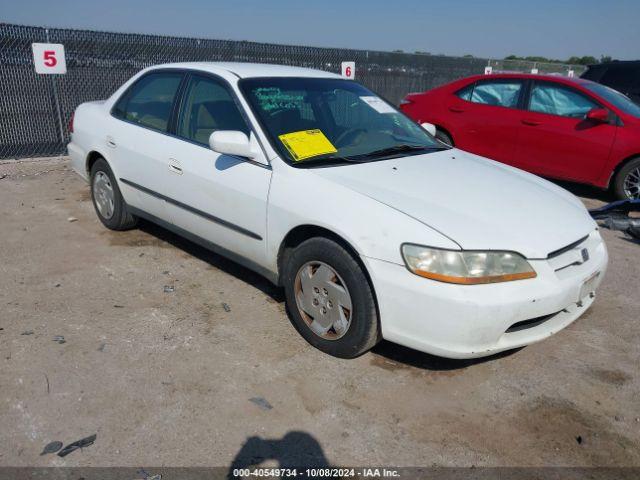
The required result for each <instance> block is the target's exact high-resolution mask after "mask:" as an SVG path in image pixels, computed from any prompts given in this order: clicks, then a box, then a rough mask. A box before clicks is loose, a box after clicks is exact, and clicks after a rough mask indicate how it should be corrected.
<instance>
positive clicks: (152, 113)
mask: <svg viewBox="0 0 640 480" xmlns="http://www.w3.org/2000/svg"><path fill="white" fill-rule="evenodd" d="M182 77H183V74H182V73H179V72H162V73H151V74H149V75H145V76H144V77H143V78H141V79H140V80H138V81H137V82H136V83H135V84H134V85H133V86H132V87H131V88H130V89H129V90H128V91H127V92H126V93H125V94H124V95H123V96H122V97H121V98H120V100H118V102H117V103H116V106H115V107H114V109H113V114H114V115H115V116H116V117H118V118H121V119H123V120H127V121H128V122H132V123H136V124H138V125H141V126H143V127H148V128H152V129H154V130H158V131H160V132H167V131H168V130H169V119H170V118H171V111H172V109H173V102H174V100H175V98H176V94H177V92H178V87H179V86H180V82H181V81H182Z"/></svg>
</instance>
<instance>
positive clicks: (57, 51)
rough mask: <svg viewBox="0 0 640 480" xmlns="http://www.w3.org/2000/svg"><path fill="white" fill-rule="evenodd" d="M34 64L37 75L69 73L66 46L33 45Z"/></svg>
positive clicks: (54, 44)
mask: <svg viewBox="0 0 640 480" xmlns="http://www.w3.org/2000/svg"><path fill="white" fill-rule="evenodd" d="M31 47H32V48H33V63H34V65H35V66H36V73H44V74H47V73H67V61H66V60H65V58H64V45H62V44H61V43H33V44H31Z"/></svg>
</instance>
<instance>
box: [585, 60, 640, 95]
mask: <svg viewBox="0 0 640 480" xmlns="http://www.w3.org/2000/svg"><path fill="white" fill-rule="evenodd" d="M580 78H584V79H585V80H591V81H593V82H598V83H601V84H603V85H606V86H607V87H611V88H613V89H614V90H618V91H619V92H621V93H624V94H625V95H626V96H627V97H629V98H630V99H631V100H633V101H634V102H636V103H638V104H640V60H634V61H617V62H607V63H599V64H597V65H589V67H588V68H587V70H586V71H585V72H584V73H583V74H582V75H581V76H580Z"/></svg>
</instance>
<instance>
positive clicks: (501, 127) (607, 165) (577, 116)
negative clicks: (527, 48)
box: [400, 74, 640, 198]
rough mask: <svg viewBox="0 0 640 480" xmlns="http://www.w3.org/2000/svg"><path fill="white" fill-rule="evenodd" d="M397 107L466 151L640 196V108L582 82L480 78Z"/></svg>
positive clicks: (620, 194) (507, 76)
mask: <svg viewBox="0 0 640 480" xmlns="http://www.w3.org/2000/svg"><path fill="white" fill-rule="evenodd" d="M400 108H401V109H402V110H403V111H404V112H405V113H406V114H407V115H408V116H409V117H411V118H413V119H414V120H415V121H417V122H418V123H425V122H427V123H431V124H433V125H435V127H436V136H437V137H438V138H439V139H440V140H441V141H443V142H445V143H448V144H450V145H452V146H455V147H458V148H460V149H462V150H467V151H469V152H472V153H475V154H478V155H482V156H484V157H488V158H492V159H494V160H498V161H500V162H503V163H506V164H509V165H513V166H514V167H518V168H521V169H523V170H527V171H529V172H533V173H536V174H538V175H543V176H547V177H552V178H557V179H565V180H571V181H574V182H580V183H586V184H591V185H595V186H597V187H600V188H603V189H605V188H611V189H612V191H613V192H614V194H615V195H616V196H617V197H618V198H639V197H640V106H638V105H636V104H635V103H633V102H632V101H631V100H630V99H629V98H628V97H626V96H624V95H623V94H621V93H620V92H617V91H616V90H613V89H611V88H609V87H606V86H604V85H601V84H598V83H594V82H591V81H589V80H583V79H579V78H564V77H555V76H547V75H529V74H497V75H478V76H474V77H469V78H465V79H463V80H458V81H455V82H453V83H449V84H448V85H444V86H442V87H438V88H435V89H433V90H430V91H428V92H425V93H415V94H409V95H407V97H406V98H405V100H404V101H403V102H402V104H401V105H400Z"/></svg>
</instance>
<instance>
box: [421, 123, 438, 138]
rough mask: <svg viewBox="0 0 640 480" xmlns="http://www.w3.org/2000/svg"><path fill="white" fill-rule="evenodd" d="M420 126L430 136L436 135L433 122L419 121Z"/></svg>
mask: <svg viewBox="0 0 640 480" xmlns="http://www.w3.org/2000/svg"><path fill="white" fill-rule="evenodd" d="M420 126H421V127H422V128H424V129H425V130H426V131H427V132H429V133H430V134H431V136H432V137H435V136H436V126H435V125H434V124H433V123H427V122H424V123H421V124H420Z"/></svg>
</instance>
